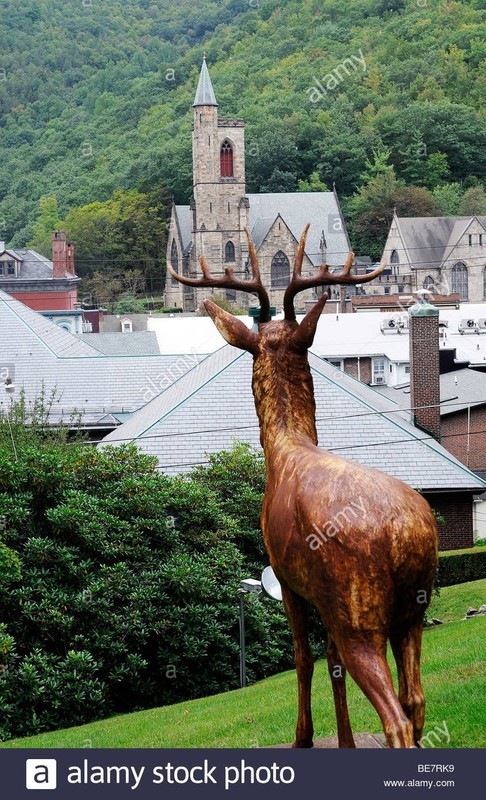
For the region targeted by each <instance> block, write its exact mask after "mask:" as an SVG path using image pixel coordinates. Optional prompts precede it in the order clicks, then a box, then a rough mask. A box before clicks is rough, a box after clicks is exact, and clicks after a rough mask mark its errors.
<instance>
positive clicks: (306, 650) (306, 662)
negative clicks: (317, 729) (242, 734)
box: [282, 584, 314, 747]
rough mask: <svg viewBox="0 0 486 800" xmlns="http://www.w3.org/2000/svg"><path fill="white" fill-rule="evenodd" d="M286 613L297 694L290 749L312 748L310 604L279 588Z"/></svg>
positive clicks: (290, 591) (289, 591)
mask: <svg viewBox="0 0 486 800" xmlns="http://www.w3.org/2000/svg"><path fill="white" fill-rule="evenodd" d="M282 598H283V604H284V609H285V613H286V615H287V619H288V621H289V624H290V627H291V629H292V636H293V639H294V650H295V666H296V669H297V684H298V692H299V710H298V717H297V727H296V732H295V742H294V744H293V745H292V746H293V747H312V745H313V741H312V737H313V734H314V727H313V725H312V710H311V685H312V675H313V672H314V658H313V656H312V652H311V649H310V646H309V604H308V603H307V601H306V600H304V599H303V598H302V597H299V595H297V594H295V592H293V591H292V590H291V589H289V588H288V586H285V584H282Z"/></svg>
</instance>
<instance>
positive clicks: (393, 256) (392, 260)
mask: <svg viewBox="0 0 486 800" xmlns="http://www.w3.org/2000/svg"><path fill="white" fill-rule="evenodd" d="M399 263H400V259H399V258H398V253H397V251H396V250H392V254H391V256H390V264H399Z"/></svg>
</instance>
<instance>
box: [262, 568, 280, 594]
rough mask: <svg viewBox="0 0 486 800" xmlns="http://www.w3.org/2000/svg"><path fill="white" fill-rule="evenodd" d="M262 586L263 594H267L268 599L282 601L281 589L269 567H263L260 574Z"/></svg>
mask: <svg viewBox="0 0 486 800" xmlns="http://www.w3.org/2000/svg"><path fill="white" fill-rule="evenodd" d="M262 586H263V590H264V592H265V594H268V596H269V597H272V598H273V599H274V600H280V601H281V600H282V587H281V586H280V583H279V582H278V580H277V576H276V575H275V573H274V571H273V569H272V568H271V567H265V569H264V570H263V572H262Z"/></svg>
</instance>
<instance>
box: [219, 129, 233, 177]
mask: <svg viewBox="0 0 486 800" xmlns="http://www.w3.org/2000/svg"><path fill="white" fill-rule="evenodd" d="M220 158H221V177H222V178H232V177H233V148H232V147H231V144H230V143H229V142H228V140H227V139H225V140H224V142H223V144H222V145H221V153H220Z"/></svg>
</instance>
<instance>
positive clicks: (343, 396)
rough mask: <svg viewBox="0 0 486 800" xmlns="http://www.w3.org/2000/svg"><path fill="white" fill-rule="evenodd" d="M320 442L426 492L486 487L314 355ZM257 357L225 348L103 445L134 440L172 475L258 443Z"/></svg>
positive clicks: (384, 403) (390, 407)
mask: <svg viewBox="0 0 486 800" xmlns="http://www.w3.org/2000/svg"><path fill="white" fill-rule="evenodd" d="M309 363H310V365H311V369H312V372H313V377H314V386H315V397H316V406H317V421H318V422H317V426H318V434H319V443H320V445H321V446H322V447H327V448H329V449H330V450H332V451H334V452H338V453H339V454H340V455H343V456H345V457H348V458H350V459H352V460H355V461H357V462H359V463H361V464H364V465H365V466H370V467H376V468H378V469H381V470H383V471H384V472H388V473H389V474H390V475H394V476H395V477H397V478H400V479H401V480H403V481H405V482H406V483H408V484H410V485H411V486H414V487H417V488H421V489H424V490H426V489H428V490H432V489H433V490H437V489H464V490H465V489H469V490H470V489H475V490H481V489H483V488H486V484H484V483H483V482H482V481H481V480H480V479H479V478H477V476H476V475H474V474H473V473H472V472H470V471H469V470H468V469H466V468H465V467H464V466H463V465H462V464H461V463H460V462H459V461H457V460H456V459H455V458H454V457H453V456H451V455H450V454H449V453H448V452H447V451H446V450H445V449H444V448H443V447H441V446H440V445H439V444H437V443H436V442H435V441H434V440H431V439H429V438H428V437H426V435H425V434H424V433H422V432H421V431H419V430H418V429H416V428H414V426H413V425H411V424H410V423H408V422H407V421H405V420H404V419H403V418H401V417H399V416H398V415H397V414H396V413H394V412H396V406H395V404H394V403H392V402H390V401H389V400H387V399H386V398H384V397H382V396H381V395H379V394H378V393H377V392H375V391H374V390H373V389H370V387H368V386H365V385H364V384H360V383H359V382H358V381H354V380H353V379H352V378H350V377H349V376H347V375H344V374H342V373H336V369H335V368H334V367H332V366H331V365H329V364H327V363H326V362H324V361H322V360H321V359H319V358H318V357H317V356H315V355H313V354H310V355H309ZM251 373H252V357H251V356H250V355H249V354H248V353H243V352H241V351H240V350H236V349H235V348H232V347H230V346H229V345H226V346H225V347H223V348H221V349H220V350H218V351H217V352H216V353H213V354H212V355H210V356H208V357H207V358H206V359H204V361H202V362H201V363H200V364H199V365H198V366H197V367H195V368H194V369H192V370H191V371H190V372H187V373H186V374H185V375H184V376H183V377H181V378H180V379H179V380H178V381H177V382H176V383H174V384H173V385H172V386H171V387H169V389H167V391H165V392H164V393H163V394H161V395H159V396H158V397H157V398H156V399H155V400H153V401H152V402H150V403H148V404H147V405H146V406H145V407H144V408H143V409H142V410H141V411H139V412H138V413H137V414H135V415H134V416H133V417H132V418H131V419H130V420H129V421H128V422H127V423H125V424H124V425H123V426H121V427H120V428H118V429H117V430H116V431H113V433H111V434H109V435H108V436H107V437H106V438H105V439H104V443H106V444H109V443H113V444H116V443H117V442H119V441H120V440H136V441H137V444H138V446H139V447H140V448H141V449H142V450H143V451H144V452H146V453H150V454H152V455H155V456H156V457H157V458H158V460H159V463H160V465H161V468H162V469H163V470H164V471H166V472H169V473H178V472H184V471H187V470H189V469H190V468H191V466H192V465H194V464H200V463H204V462H205V461H206V455H205V454H206V453H208V452H218V451H220V450H224V449H227V448H229V447H231V445H232V442H233V441H234V440H236V439H239V440H245V441H248V442H249V443H250V444H251V445H252V446H254V447H257V448H258V447H259V446H260V444H259V427H258V421H257V417H256V412H255V407H254V403H253V396H252V391H251Z"/></svg>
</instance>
